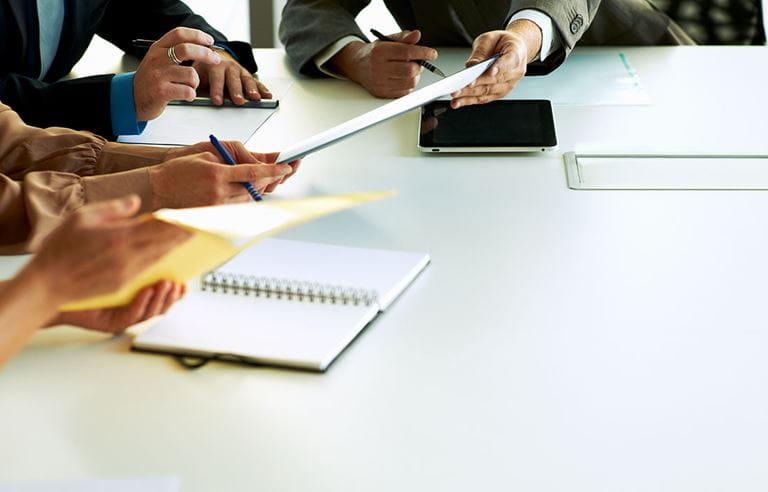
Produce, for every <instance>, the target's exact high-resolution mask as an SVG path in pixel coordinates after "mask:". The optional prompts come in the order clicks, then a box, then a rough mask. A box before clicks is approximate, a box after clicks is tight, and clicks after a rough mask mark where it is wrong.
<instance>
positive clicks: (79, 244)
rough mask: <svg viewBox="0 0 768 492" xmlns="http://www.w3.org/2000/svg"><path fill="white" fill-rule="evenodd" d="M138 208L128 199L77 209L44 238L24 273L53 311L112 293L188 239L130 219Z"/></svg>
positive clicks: (174, 229)
mask: <svg viewBox="0 0 768 492" xmlns="http://www.w3.org/2000/svg"><path fill="white" fill-rule="evenodd" d="M140 203H141V201H140V200H139V198H138V197H137V196H135V195H131V196H128V197H126V198H123V199H120V200H112V201H109V202H103V203H98V204H95V205H90V206H86V207H83V208H81V209H80V210H78V211H77V212H75V213H74V214H72V215H71V216H70V217H69V218H68V219H67V220H66V221H65V222H64V223H63V224H62V225H61V226H60V227H59V228H58V229H56V230H55V231H54V232H53V233H51V234H50V235H49V236H48V238H47V239H46V240H45V242H44V243H43V245H42V247H41V249H40V251H39V252H38V253H37V255H36V256H35V257H34V258H33V260H32V262H31V263H30V265H29V269H25V270H26V271H25V272H24V273H25V274H27V275H31V276H32V278H36V279H38V281H40V282H42V283H43V284H44V285H45V289H46V294H47V296H48V298H49V299H50V301H51V303H52V304H54V305H57V306H58V305H62V304H65V303H67V302H70V301H76V300H81V299H86V298H88V297H92V296H96V295H101V294H107V293H110V292H114V291H116V290H118V289H119V288H120V287H122V286H123V285H125V284H126V283H127V282H128V281H129V280H131V279H132V278H133V277H135V276H136V275H138V274H139V273H141V272H142V271H143V270H144V269H146V268H147V267H148V266H149V265H151V264H152V263H154V262H155V261H157V260H158V259H159V258H160V257H162V256H163V255H164V254H166V253H167V252H168V251H170V250H171V249H173V248H174V247H175V246H176V245H178V244H180V243H181V242H183V241H185V240H186V239H187V238H189V236H190V233H189V232H187V231H185V230H183V229H181V228H178V227H176V226H172V225H170V224H166V223H164V222H160V221H156V220H141V219H132V217H133V216H134V215H135V214H136V212H137V211H138V210H139V206H140Z"/></svg>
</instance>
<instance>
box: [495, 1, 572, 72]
mask: <svg viewBox="0 0 768 492" xmlns="http://www.w3.org/2000/svg"><path fill="white" fill-rule="evenodd" d="M518 20H529V21H531V22H533V23H534V24H536V25H537V26H539V29H541V51H540V52H539V56H538V58H539V59H540V60H541V61H544V60H545V59H546V58H547V57H548V56H549V55H550V53H552V52H553V51H556V50H557V49H558V48H560V34H559V33H558V32H557V30H556V29H555V25H554V23H553V22H552V18H551V17H550V16H548V15H547V14H545V13H544V12H541V11H539V10H533V9H525V10H521V11H520V12H518V13H516V14H515V15H513V16H512V19H510V21H509V24H512V23H513V22H515V21H518ZM509 24H507V27H509Z"/></svg>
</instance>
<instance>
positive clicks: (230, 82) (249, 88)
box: [192, 51, 272, 106]
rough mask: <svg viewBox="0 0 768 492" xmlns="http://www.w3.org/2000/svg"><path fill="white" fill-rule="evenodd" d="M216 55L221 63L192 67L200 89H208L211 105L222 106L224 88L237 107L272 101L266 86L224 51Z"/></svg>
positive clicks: (203, 63) (199, 63)
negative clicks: (252, 102) (263, 100)
mask: <svg viewBox="0 0 768 492" xmlns="http://www.w3.org/2000/svg"><path fill="white" fill-rule="evenodd" d="M218 53H219V57H220V58H221V63H218V64H212V63H207V62H204V61H197V62H195V63H194V65H192V66H193V67H194V68H195V70H196V71H197V74H198V76H199V77H200V88H201V89H208V95H209V97H210V98H211V101H213V104H215V105H217V106H220V105H222V104H224V88H225V87H226V89H227V93H228V94H229V99H230V100H231V101H232V102H233V103H235V104H237V105H238V106H240V105H243V104H245V103H246V102H248V101H249V100H251V101H260V100H261V99H262V98H264V99H272V93H271V92H269V89H267V86H265V85H264V84H262V83H261V82H259V81H258V80H256V78H255V77H254V76H253V75H251V74H250V73H248V70H246V69H245V68H243V66H242V65H240V63H238V61H237V60H235V59H234V58H232V55H230V54H229V53H227V52H226V51H219V52H218Z"/></svg>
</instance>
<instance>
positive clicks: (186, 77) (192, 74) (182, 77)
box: [167, 65, 200, 89]
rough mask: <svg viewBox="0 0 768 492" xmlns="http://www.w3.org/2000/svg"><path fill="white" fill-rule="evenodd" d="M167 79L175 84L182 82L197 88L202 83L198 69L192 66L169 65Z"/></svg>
mask: <svg viewBox="0 0 768 492" xmlns="http://www.w3.org/2000/svg"><path fill="white" fill-rule="evenodd" d="M167 73H168V75H167V80H168V81H169V82H173V83H174V84H182V85H186V86H189V87H191V88H192V89H197V87H198V86H199V85H200V76H199V75H198V74H197V70H195V69H194V68H192V67H182V66H179V65H176V66H172V67H168V72H167Z"/></svg>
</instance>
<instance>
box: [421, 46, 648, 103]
mask: <svg viewBox="0 0 768 492" xmlns="http://www.w3.org/2000/svg"><path fill="white" fill-rule="evenodd" d="M465 60H466V54H465V53H457V52H453V51H449V52H447V53H446V54H445V55H443V54H442V53H441V55H440V58H439V59H438V61H436V62H435V64H436V65H438V66H440V68H443V69H448V70H451V69H454V68H456V67H460V66H462V65H463V63H464V61H465ZM430 80H432V78H431V76H429V75H427V74H426V73H425V74H423V75H422V84H427V83H428V82H429V81H430ZM442 99H450V98H449V97H444V98H442ZM504 99H548V100H550V101H552V104H555V105H558V106H642V105H648V104H652V100H651V97H650V95H649V94H648V91H647V90H646V88H645V87H644V86H643V84H642V83H641V80H640V76H639V75H638V73H637V72H636V71H635V69H634V68H633V67H632V64H631V63H630V60H629V58H628V57H627V56H626V55H624V54H623V53H622V54H616V53H597V54H579V53H574V54H572V55H571V56H569V57H568V59H567V60H565V62H564V63H563V64H562V65H561V66H560V67H558V68H557V70H555V71H554V72H552V73H550V74H549V75H544V76H536V77H525V78H524V79H523V80H521V81H520V82H519V83H518V84H517V87H515V90H514V91H512V92H511V93H510V94H509V95H508V96H506V97H505V98H504Z"/></svg>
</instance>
